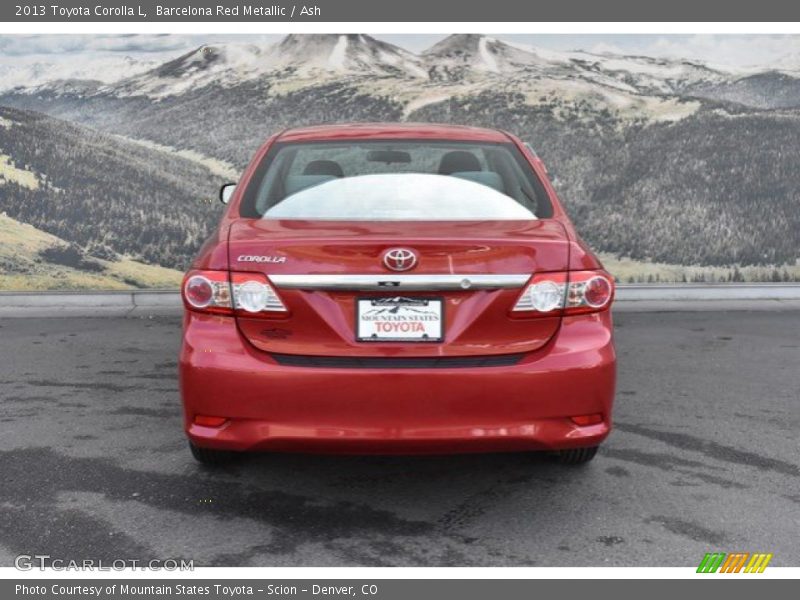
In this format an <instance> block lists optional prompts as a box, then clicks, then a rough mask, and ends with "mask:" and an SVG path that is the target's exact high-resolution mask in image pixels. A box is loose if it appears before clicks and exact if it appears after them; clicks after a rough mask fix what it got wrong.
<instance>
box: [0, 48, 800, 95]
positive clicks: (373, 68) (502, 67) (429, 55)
mask: <svg viewBox="0 0 800 600" xmlns="http://www.w3.org/2000/svg"><path fill="white" fill-rule="evenodd" d="M787 60H788V59H787ZM277 74H280V79H281V81H282V82H287V81H293V80H295V79H300V80H310V81H315V82H319V81H322V80H337V79H338V80H341V79H342V78H343V77H349V78H363V79H366V78H372V79H376V78H380V79H381V80H384V83H385V81H386V80H390V84H389V88H388V90H387V91H388V92H389V93H393V92H394V91H395V90H399V92H398V93H402V94H403V95H407V93H406V92H407V90H408V88H409V85H410V86H411V87H412V88H413V87H414V86H417V87H419V86H420V85H428V89H426V90H425V94H428V95H429V94H430V93H431V90H430V84H433V85H436V84H461V83H463V84H469V85H479V86H480V85H485V86H486V87H491V88H494V87H496V86H497V85H498V84H500V85H503V84H505V83H507V82H511V81H513V83H514V85H520V84H521V85H522V87H523V88H525V89H529V90H533V89H534V88H537V89H539V88H541V89H549V88H552V87H554V86H555V87H557V86H558V85H559V84H560V83H559V82H568V84H567V85H568V86H571V87H573V88H574V87H576V86H577V87H579V88H581V89H582V90H586V89H591V86H599V87H598V88H597V93H598V94H599V95H600V96H603V95H605V94H607V93H608V91H609V90H612V91H613V92H615V93H617V92H618V93H625V94H634V95H641V94H645V95H657V96H663V95H680V94H682V93H683V92H684V91H685V90H688V89H692V88H694V89H698V88H701V87H702V88H703V89H711V88H713V87H714V86H718V85H721V84H726V83H728V82H732V81H734V80H736V79H738V78H740V77H742V75H743V73H731V72H727V71H724V70H721V69H719V68H713V67H710V66H708V65H704V64H702V63H699V62H696V61H688V60H674V59H665V58H653V57H648V56H627V55H619V54H612V53H602V54H600V53H591V52H584V51H571V52H563V51H556V50H550V49H543V48H538V47H533V46H527V45H522V44H517V43H513V42H507V41H504V40H500V39H497V38H493V37H489V36H484V35H475V34H455V35H451V36H448V37H446V38H444V39H443V40H441V41H439V42H438V43H436V44H435V45H434V46H432V47H431V48H429V49H428V50H426V51H424V52H422V53H421V54H419V55H417V54H414V53H412V52H409V51H407V50H404V49H402V48H400V47H398V46H395V45H393V44H389V43H387V42H383V41H380V40H377V39H375V38H373V37H371V36H368V35H362V34H347V35H336V34H308V35H288V36H286V37H285V38H284V39H283V40H282V41H280V42H279V43H277V44H266V43H264V44H253V43H225V44H212V45H204V46H200V47H199V48H196V49H194V50H192V51H191V52H188V53H186V54H183V55H182V56H178V57H177V58H173V59H171V60H168V61H166V62H162V63H158V64H153V62H152V61H151V62H145V61H137V60H135V59H131V58H128V57H123V58H121V59H118V58H115V57H107V56H103V57H100V58H98V59H97V60H93V61H90V62H89V63H83V64H78V65H70V66H68V67H64V66H63V65H61V63H52V64H45V63H42V62H36V63H31V64H21V65H16V64H14V65H8V64H7V65H2V64H0V92H2V91H4V90H8V89H11V88H15V87H19V86H24V88H26V89H28V90H37V91H38V90H39V88H41V87H44V88H52V89H53V91H56V92H57V90H56V89H55V88H57V87H58V85H59V84H56V83H54V81H60V80H65V79H69V80H91V81H97V82H98V83H97V87H98V90H99V92H100V93H103V94H110V95H113V96H119V97H130V96H144V97H149V98H153V99H163V98H166V97H171V96H180V95H182V94H185V93H187V92H190V91H196V90H198V89H201V88H204V87H206V86H210V85H215V86H220V87H233V86H237V85H240V84H243V83H252V82H258V81H259V80H262V79H264V78H273V80H274V77H275V76H276V75H277ZM391 80H394V81H395V83H396V85H395V86H394V88H392V86H391ZM548 81H549V82H552V85H551V84H548V83H547V82H548ZM303 84H304V85H305V84H307V81H306V82H305V83H303ZM74 85H75V84H73V87H74ZM82 85H83V88H85V89H84V90H83V92H84V93H92V90H91V86H88V85H86V84H82ZM78 87H80V86H78ZM581 93H585V92H581Z"/></svg>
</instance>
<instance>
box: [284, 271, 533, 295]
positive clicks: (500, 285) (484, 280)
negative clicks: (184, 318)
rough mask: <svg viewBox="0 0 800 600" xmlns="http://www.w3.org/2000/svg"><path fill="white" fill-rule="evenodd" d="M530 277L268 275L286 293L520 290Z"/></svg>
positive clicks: (524, 275)
mask: <svg viewBox="0 0 800 600" xmlns="http://www.w3.org/2000/svg"><path fill="white" fill-rule="evenodd" d="M530 278H531V274H518V275H408V274H406V275H397V274H393V273H386V274H379V275H269V279H270V281H271V282H272V283H273V284H274V285H275V286H276V287H277V288H280V289H284V290H355V291H376V290H382V291H386V290H403V291H414V290H416V291H440V290H499V289H513V288H521V287H522V286H524V285H525V284H526V283H527V282H528V280H529V279H530Z"/></svg>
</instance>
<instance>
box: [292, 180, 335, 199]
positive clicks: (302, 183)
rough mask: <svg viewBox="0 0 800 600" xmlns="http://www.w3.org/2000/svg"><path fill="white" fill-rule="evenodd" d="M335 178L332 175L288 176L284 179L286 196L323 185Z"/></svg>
mask: <svg viewBox="0 0 800 600" xmlns="http://www.w3.org/2000/svg"><path fill="white" fill-rule="evenodd" d="M334 179H336V177H333V176H332V175H288V176H287V177H286V183H285V185H284V187H285V188H286V195H287V196H291V195H292V194H296V193H297V192H299V191H301V190H304V189H306V188H310V187H313V186H315V185H319V184H320V183H325V182H326V181H333V180H334Z"/></svg>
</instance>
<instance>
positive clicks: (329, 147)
mask: <svg viewBox="0 0 800 600" xmlns="http://www.w3.org/2000/svg"><path fill="white" fill-rule="evenodd" d="M241 216H243V217H250V218H265V219H303V220H315V219H320V220H348V221H353V220H364V221H400V220H411V221H413V220H425V221H439V220H441V221H447V220H457V221H459V220H493V219H495V220H526V219H536V218H546V217H550V216H552V206H551V205H550V202H549V200H548V198H547V194H546V192H545V190H544V188H543V186H542V184H541V182H540V181H539V180H538V178H537V177H536V174H535V173H534V172H533V170H532V169H531V167H530V165H529V164H528V163H527V161H525V158H524V157H523V156H522V155H521V154H520V152H519V151H518V150H517V148H516V147H515V146H514V145H513V144H491V143H472V142H469V143H466V142H464V143H462V142H439V141H407V140H387V141H379V140H370V141H361V140H359V141H350V142H346V143H345V142H314V143H285V144H280V143H279V144H276V145H275V146H273V147H272V148H271V149H270V151H269V152H268V154H267V156H266V157H265V158H264V160H263V161H262V164H260V165H259V166H258V168H257V169H256V172H255V174H254V177H253V178H252V179H251V182H250V184H249V186H248V188H247V189H246V190H245V194H244V199H243V203H242V208H241Z"/></svg>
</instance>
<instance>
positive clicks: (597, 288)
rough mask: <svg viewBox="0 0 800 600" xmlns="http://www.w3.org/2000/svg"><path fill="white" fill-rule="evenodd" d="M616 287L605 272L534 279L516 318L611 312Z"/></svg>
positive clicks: (546, 275) (516, 309)
mask: <svg viewBox="0 0 800 600" xmlns="http://www.w3.org/2000/svg"><path fill="white" fill-rule="evenodd" d="M613 297H614V283H613V280H612V279H611V277H610V276H609V275H608V273H606V272H605V271H569V272H561V273H541V274H540V275H536V276H534V277H533V278H532V279H531V281H530V283H529V284H528V287H527V288H525V291H524V292H522V295H521V296H520V297H519V299H518V300H517V303H516V304H515V305H514V308H513V309H512V314H514V315H515V316H520V317H523V316H524V317H535V316H552V315H557V314H565V315H570V314H581V313H589V312H596V311H600V310H603V309H605V308H607V307H608V306H609V305H610V304H611V300H612V299H613Z"/></svg>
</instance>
